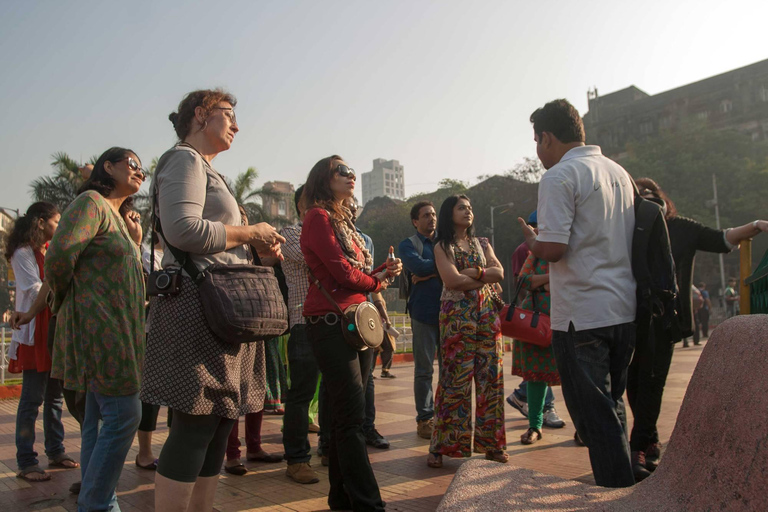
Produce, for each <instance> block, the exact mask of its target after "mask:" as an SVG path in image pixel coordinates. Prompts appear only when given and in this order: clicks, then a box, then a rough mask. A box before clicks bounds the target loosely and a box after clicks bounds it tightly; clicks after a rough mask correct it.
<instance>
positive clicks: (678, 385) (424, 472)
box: [0, 345, 702, 512]
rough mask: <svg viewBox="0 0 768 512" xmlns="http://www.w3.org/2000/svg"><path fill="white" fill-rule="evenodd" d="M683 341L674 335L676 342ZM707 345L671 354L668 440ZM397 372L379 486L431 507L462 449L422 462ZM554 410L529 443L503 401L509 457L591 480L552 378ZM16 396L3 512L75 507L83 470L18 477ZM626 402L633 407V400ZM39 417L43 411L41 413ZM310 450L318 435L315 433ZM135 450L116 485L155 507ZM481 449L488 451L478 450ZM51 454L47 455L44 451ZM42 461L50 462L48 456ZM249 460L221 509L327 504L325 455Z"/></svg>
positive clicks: (404, 505) (1, 430)
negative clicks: (295, 474) (292, 462)
mask: <svg viewBox="0 0 768 512" xmlns="http://www.w3.org/2000/svg"><path fill="white" fill-rule="evenodd" d="M679 346H680V345H678V347H679ZM701 349H702V347H700V346H699V347H691V348H687V349H681V348H678V349H677V350H676V352H675V356H674V359H673V362H672V368H671V370H670V374H669V378H668V381H667V388H666V392H665V393H664V404H663V407H662V411H661V418H660V421H659V430H660V432H661V437H662V442H666V441H667V440H668V439H669V436H670V434H671V432H672V427H673V426H674V423H675V418H676V417H677V413H678V410H679V408H680V404H681V402H682V399H683V395H684V394H685V389H686V387H687V386H688V381H689V379H690V377H691V374H692V373H693V369H694V367H695V366H696V362H697V361H698V358H699V355H700V353H701ZM504 363H505V374H506V375H505V377H506V378H505V388H506V393H507V394H508V393H511V392H512V390H514V388H515V387H516V386H517V384H518V383H519V381H520V379H519V378H517V377H511V376H509V368H510V367H509V363H510V361H509V355H507V358H506V359H505V362H504ZM393 373H394V374H395V375H397V379H392V380H388V379H377V380H376V381H375V382H376V407H377V422H376V423H377V427H378V430H379V431H380V432H381V433H382V434H383V435H384V436H385V437H386V438H387V439H389V440H390V441H391V443H392V447H391V448H390V449H389V450H376V449H374V448H369V454H370V458H371V462H372V464H373V469H374V471H375V472H376V478H377V480H378V482H379V486H380V487H381V494H382V496H383V498H384V500H385V501H386V502H387V504H388V505H387V510H390V511H431V510H435V509H436V507H437V505H438V503H439V502H440V499H441V498H442V496H443V493H444V492H445V490H446V488H447V487H448V484H450V482H451V479H452V478H453V474H454V473H455V472H456V470H457V469H458V467H459V466H460V465H461V463H462V462H463V461H462V460H459V459H449V458H444V461H445V464H444V467H443V468H442V469H431V468H428V467H427V466H426V457H427V449H428V445H429V441H427V440H424V439H420V438H419V437H417V436H416V433H415V421H414V416H415V412H414V406H413V391H412V389H413V365H412V364H403V365H399V366H396V367H394V369H393ZM555 395H556V398H557V402H556V404H557V407H558V412H559V413H560V415H561V416H562V417H563V419H565V420H566V421H567V422H568V425H566V427H565V428H563V429H559V430H554V429H544V439H543V440H542V441H540V442H539V443H536V444H535V445H532V446H525V447H524V446H523V445H521V444H520V436H521V435H522V434H523V433H524V432H525V430H526V429H527V427H528V424H527V420H526V419H524V418H523V417H522V416H521V415H520V414H519V413H518V412H517V411H516V410H514V409H512V408H511V407H509V406H507V410H506V413H507V415H506V425H507V443H508V453H509V454H510V463H511V464H515V465H517V466H522V467H525V468H530V469H535V470H538V471H541V472H543V473H548V474H552V475H557V476H560V477H563V478H569V479H576V480H580V481H583V482H592V483H594V480H593V479H592V474H591V469H590V466H589V457H588V455H587V450H586V449H585V448H579V447H577V446H576V445H575V444H574V442H573V433H574V429H573V425H571V422H570V418H569V417H568V411H567V409H566V407H565V403H564V402H563V400H562V394H561V393H560V389H559V388H555ZM17 404H18V401H17V400H4V401H0V510H1V511H3V512H12V511H21V510H46V511H75V510H77V506H76V503H75V497H74V496H72V495H70V494H69V493H68V491H67V489H68V488H69V486H70V485H71V484H72V483H73V482H76V481H79V480H80V474H79V470H78V471H73V470H62V469H53V470H50V472H51V473H52V476H53V478H52V480H51V481H49V482H43V483H35V484H30V483H27V482H25V481H23V480H21V479H18V478H15V469H16V460H15V453H16V448H15V443H14V439H15V437H14V431H15V418H16V408H17ZM627 410H628V412H629V407H627ZM41 419H42V413H41V414H40V416H39V417H38V420H41ZM281 422H282V417H281V416H266V417H265V419H264V426H263V430H262V439H263V442H264V443H265V444H264V448H265V449H266V450H267V451H269V452H281V451H282V443H281V435H280V427H281ZM64 424H65V428H66V431H67V436H66V440H65V445H66V448H67V452H68V453H70V454H71V455H73V456H74V457H75V458H76V459H78V458H79V452H80V437H79V430H78V426H77V423H76V422H75V420H74V419H73V418H72V417H71V416H69V414H67V413H65V419H64ZM159 425H162V427H160V428H159V430H158V431H157V432H156V433H155V436H154V439H153V447H154V451H155V455H159V454H160V449H161V448H162V445H163V442H164V441H165V439H166V437H167V435H168V430H167V428H165V411H164V410H163V411H161V418H160V421H159ZM37 430H38V442H37V444H36V447H37V449H38V450H39V451H41V452H42V423H41V422H40V421H39V422H38V428H37ZM311 442H312V447H313V453H314V450H315V448H316V443H317V439H316V436H314V435H312V437H311ZM137 452H138V445H137V442H136V441H134V445H133V448H132V449H131V452H130V453H129V454H128V457H127V460H126V463H125V468H124V470H123V473H122V476H121V478H120V484H119V486H118V499H119V502H120V507H121V510H122V511H123V512H132V511H151V510H153V509H154V507H153V500H154V483H153V482H154V480H153V479H154V472H152V471H146V470H142V469H138V468H137V467H136V466H135V465H134V463H133V461H134V459H135V457H136V453H137ZM475 457H482V455H475ZM42 460H45V457H44V456H43V457H42ZM42 465H43V467H45V464H42ZM246 465H247V466H248V468H249V470H250V471H249V473H248V474H247V475H246V476H242V477H237V476H232V475H227V474H226V473H223V472H222V476H221V480H220V483H219V488H218V491H217V496H216V504H215V509H216V510H218V511H219V512H234V511H246V510H258V511H273V510H274V511H278V510H279V511H289V510H295V511H312V510H327V506H326V493H327V491H328V478H327V468H324V467H322V466H321V465H320V460H319V458H318V457H316V456H313V459H312V466H313V467H314V468H315V469H317V471H318V472H319V473H321V480H320V483H318V484H314V485H299V484H296V483H293V481H292V480H289V479H288V478H287V477H286V476H285V465H284V464H283V463H279V464H266V463H251V462H248V463H246Z"/></svg>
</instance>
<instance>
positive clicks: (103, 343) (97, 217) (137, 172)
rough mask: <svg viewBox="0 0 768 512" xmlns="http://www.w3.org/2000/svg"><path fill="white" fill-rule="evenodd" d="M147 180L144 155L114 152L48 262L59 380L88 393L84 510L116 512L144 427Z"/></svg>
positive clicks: (65, 223) (102, 162) (63, 225)
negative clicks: (141, 209)
mask: <svg viewBox="0 0 768 512" xmlns="http://www.w3.org/2000/svg"><path fill="white" fill-rule="evenodd" d="M143 181H144V173H143V171H142V170H141V161H140V160H139V157H138V156H136V153H134V152H133V151H131V150H129V149H124V148H117V147H115V148H111V149H108V150H107V151H105V152H104V154H102V155H101V156H100V157H99V159H98V161H97V162H96V164H95V165H94V168H93V172H92V173H91V176H90V177H89V178H88V180H87V181H86V182H85V184H84V185H83V186H82V188H81V189H80V195H79V196H77V198H76V199H75V200H74V201H73V202H72V203H71V204H70V205H69V206H68V207H67V209H66V210H64V213H63V214H62V215H61V221H60V223H59V229H58V230H57V231H56V234H55V235H54V236H53V239H52V240H51V244H50V247H49V249H48V252H47V254H46V257H45V278H46V281H47V282H48V284H49V285H50V287H51V290H52V291H53V294H54V305H53V313H54V314H56V315H57V321H56V332H55V338H54V347H53V367H52V370H51V375H52V376H53V377H54V378H57V379H62V380H63V381H64V388H65V389H70V390H75V391H83V392H86V401H85V418H84V420H83V424H82V449H81V453H80V463H81V466H82V477H83V481H82V487H81V490H80V495H79V496H78V510H111V509H112V508H114V509H115V510H117V502H116V500H117V498H116V496H115V488H116V486H117V481H118V479H119V478H120V473H121V471H122V469H123V463H124V461H125V457H126V455H127V454H128V450H129V449H130V448H131V443H132V442H133V437H134V435H135V434H136V429H137V428H138V426H139V421H140V419H141V403H140V402H139V387H140V385H141V366H142V361H143V359H144V275H143V272H142V268H141V249H140V245H139V244H140V243H141V239H142V231H141V225H140V219H139V214H138V213H136V212H135V211H132V210H131V207H132V203H133V198H132V197H131V196H133V194H135V193H136V192H138V191H139V188H141V184H142V182H143ZM100 423H102V424H101V427H100V426H99V424H100Z"/></svg>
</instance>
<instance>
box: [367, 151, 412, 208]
mask: <svg viewBox="0 0 768 512" xmlns="http://www.w3.org/2000/svg"><path fill="white" fill-rule="evenodd" d="M361 178H362V180H361V181H362V185H363V206H365V204H366V203H367V202H368V201H370V200H371V199H373V198H374V197H382V196H387V197H391V198H392V199H399V200H401V201H402V200H404V199H405V173H404V171H403V166H402V165H401V164H400V162H398V161H397V160H384V159H383V158H377V159H375V160H374V161H373V170H371V171H369V172H366V173H363V174H362V175H361Z"/></svg>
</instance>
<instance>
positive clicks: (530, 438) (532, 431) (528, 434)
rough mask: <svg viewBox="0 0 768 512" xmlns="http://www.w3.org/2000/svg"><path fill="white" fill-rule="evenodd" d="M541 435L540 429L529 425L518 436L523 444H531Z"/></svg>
mask: <svg viewBox="0 0 768 512" xmlns="http://www.w3.org/2000/svg"><path fill="white" fill-rule="evenodd" d="M542 437H544V436H543V435H542V434H541V430H539V429H537V428H533V427H531V428H529V429H528V430H526V431H525V434H523V435H522V436H520V442H521V443H523V444H533V443H535V442H536V441H539V440H540V439H541V438H542Z"/></svg>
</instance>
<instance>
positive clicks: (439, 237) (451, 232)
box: [435, 194, 475, 252]
mask: <svg viewBox="0 0 768 512" xmlns="http://www.w3.org/2000/svg"><path fill="white" fill-rule="evenodd" d="M459 199H466V200H467V201H470V200H469V198H468V197H467V196H466V195H464V194H458V195H455V196H450V197H449V198H447V199H446V200H445V201H443V204H442V205H440V215H438V217H437V234H436V235H435V243H439V244H440V246H441V247H442V248H443V250H444V251H445V252H449V251H450V249H451V244H452V243H453V242H454V238H455V237H456V228H455V227H454V225H453V209H454V207H455V206H456V204H457V203H458V202H459ZM470 204H471V201H470ZM467 236H468V237H469V238H472V237H473V236H475V224H474V222H473V223H472V224H470V226H469V227H468V228H467Z"/></svg>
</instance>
